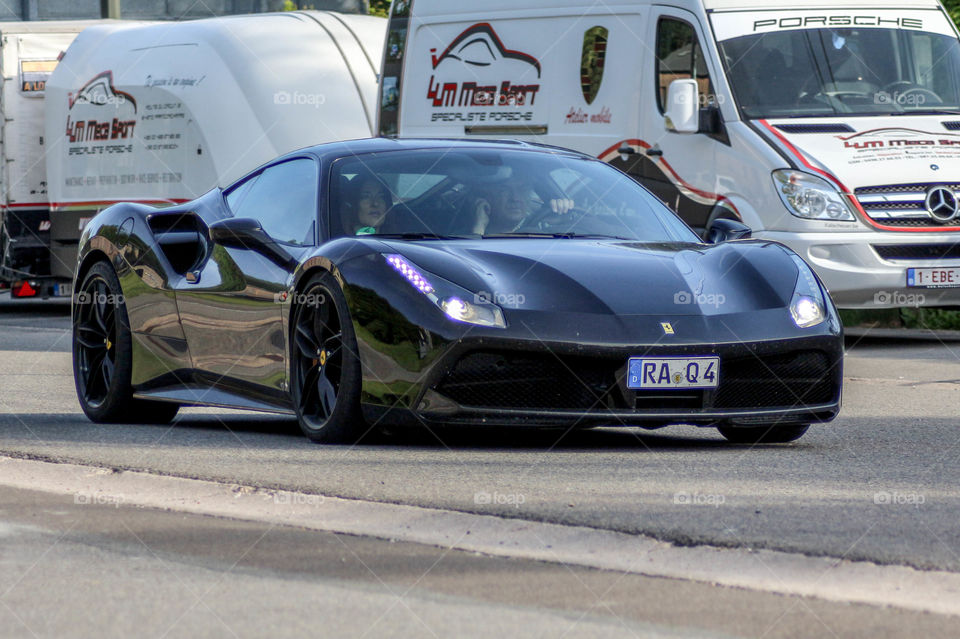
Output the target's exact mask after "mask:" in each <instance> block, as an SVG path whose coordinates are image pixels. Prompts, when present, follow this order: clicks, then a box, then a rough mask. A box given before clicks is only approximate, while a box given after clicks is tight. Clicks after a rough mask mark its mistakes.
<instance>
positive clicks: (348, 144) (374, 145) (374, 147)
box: [289, 138, 593, 159]
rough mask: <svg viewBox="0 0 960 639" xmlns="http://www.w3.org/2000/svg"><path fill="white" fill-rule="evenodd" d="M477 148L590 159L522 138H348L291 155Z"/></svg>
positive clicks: (338, 154)
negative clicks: (539, 152) (305, 152)
mask: <svg viewBox="0 0 960 639" xmlns="http://www.w3.org/2000/svg"><path fill="white" fill-rule="evenodd" d="M454 146H455V147H460V148H476V149H527V150H531V151H542V152H548V153H560V154H563V155H569V156H575V157H584V158H591V156H589V155H585V154H583V153H579V152H578V151H572V150H570V149H564V148H561V147H556V146H549V145H546V144H536V143H531V142H526V141H523V140H475V139H471V140H464V139H456V138H454V139H448V138H365V139H362V140H346V141H344V142H330V143H328V144H318V145H316V146H312V147H308V148H306V149H301V150H300V151H296V152H294V153H291V154H289V155H296V154H297V153H303V152H304V151H309V152H310V153H314V154H316V155H318V156H320V157H321V158H324V157H329V158H334V157H342V156H344V155H360V154H364V153H378V152H385V151H401V150H411V151H412V150H419V149H444V148H450V147H454ZM591 159H593V158H591Z"/></svg>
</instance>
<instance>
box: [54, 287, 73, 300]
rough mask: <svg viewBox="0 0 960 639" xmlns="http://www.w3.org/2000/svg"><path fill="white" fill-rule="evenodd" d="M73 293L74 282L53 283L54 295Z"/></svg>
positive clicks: (64, 295) (62, 295)
mask: <svg viewBox="0 0 960 639" xmlns="http://www.w3.org/2000/svg"><path fill="white" fill-rule="evenodd" d="M71 295H73V284H54V285H53V296H54V297H70V296H71Z"/></svg>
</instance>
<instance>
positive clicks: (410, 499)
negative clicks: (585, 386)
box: [0, 304, 960, 571]
mask: <svg viewBox="0 0 960 639" xmlns="http://www.w3.org/2000/svg"><path fill="white" fill-rule="evenodd" d="M68 325H69V321H68V318H67V317H66V315H65V308H64V307H63V306H62V305H59V306H58V305H49V304H41V305H38V306H36V307H34V308H31V309H22V308H21V307H18V306H16V305H13V306H12V307H11V306H3V305H0V340H2V341H0V454H6V455H11V456H23V457H33V458H39V459H52V460H69V461H73V462H76V463H84V464H94V465H102V466H108V467H116V468H124V469H138V470H146V471H150V472H155V473H161V474H170V475H178V476H184V477H196V478H203V479H211V480H216V481H226V482H236V483H243V484H249V485H253V486H260V487H268V488H284V489H290V490H299V491H304V492H314V493H322V494H326V495H334V496H340V497H349V498H359V499H367V500H375V501H384V502H392V503H404V504H413V505H419V506H426V507H439V508H448V509H453V510H461V511H467V512H477V513H487V514H498V515H502V516H506V517H519V518H525V519H532V520H539V521H549V522H556V523H565V524H576V525H585V526H590V527H595V528H602V529H610V530H617V531H623V532H630V533H645V534H648V535H652V536H655V537H657V538H660V539H664V540H669V541H673V542H676V543H680V544H711V545H720V546H733V547H754V548H770V549H777V550H785V551H792V552H800V553H804V554H809V555H827V556H834V557H843V558H847V559H865V560H872V561H876V562H878V563H890V564H905V565H910V566H915V567H919V568H939V569H946V570H953V571H960V527H958V526H957V519H958V518H957V515H958V513H960V419H958V410H957V409H958V407H960V342H941V341H936V340H934V341H915V340H894V339H889V338H884V339H871V338H869V337H865V338H864V337H858V338H850V339H848V349H849V352H848V356H847V359H846V369H845V370H846V386H845V394H844V409H843V411H842V414H841V417H840V418H839V419H838V420H837V421H836V422H834V423H833V424H830V425H824V426H815V427H813V428H812V429H811V431H810V432H809V433H808V434H807V435H806V436H805V437H804V438H803V439H802V440H800V441H799V442H797V443H795V444H791V445H779V446H766V447H755V448H750V447H747V446H734V445H729V444H727V443H725V442H724V441H723V440H722V438H720V437H719V436H718V435H717V434H715V433H714V432H713V431H711V430H700V429H696V428H692V427H674V428H669V429H666V430H662V431H655V432H646V431H640V430H634V429H630V430H617V429H602V430H594V431H584V432H575V433H569V434H563V433H558V432H549V431H547V432H516V431H513V432H508V431H488V430H450V431H433V432H428V431H413V432H400V433H395V434H393V435H391V436H389V437H385V438H384V437H380V438H376V439H373V440H371V442H370V443H367V444H364V445H360V446H354V447H327V446H317V445H313V444H310V443H309V442H307V441H306V440H305V439H304V438H303V437H302V436H301V435H300V433H299V431H298V430H297V427H296V424H295V423H292V422H290V421H289V420H284V419H277V418H272V417H264V416H261V415H255V414H242V413H234V412H229V411H217V410H200V409H191V410H187V411H184V412H183V413H182V414H181V416H180V417H178V419H177V421H176V422H175V423H174V424H173V425H172V427H171V426H162V427H160V426H125V425H118V426H99V425H94V424H91V423H90V422H88V421H87V420H86V419H85V418H84V417H83V415H82V414H81V413H80V411H79V408H78V405H77V403H76V399H75V396H74V390H73V381H72V376H71V372H70V370H71V369H70V356H69V352H68V348H69V332H68Z"/></svg>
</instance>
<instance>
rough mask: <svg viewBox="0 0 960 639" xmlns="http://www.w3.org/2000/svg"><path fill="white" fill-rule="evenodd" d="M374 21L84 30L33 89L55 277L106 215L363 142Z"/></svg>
mask: <svg viewBox="0 0 960 639" xmlns="http://www.w3.org/2000/svg"><path fill="white" fill-rule="evenodd" d="M386 26H387V21H386V20H384V19H383V18H376V17H373V16H365V15H350V14H339V13H335V12H332V11H294V12H287V13H274V14H257V15H242V16H228V17H222V18H212V19H206V20H192V21H185V22H162V23H140V24H137V23H128V24H111V25H101V26H93V27H90V28H88V29H86V30H85V31H83V33H81V34H80V35H79V36H78V37H77V39H76V40H75V41H74V42H73V44H71V45H70V48H69V49H67V52H66V54H65V55H64V56H63V58H62V60H61V61H60V64H59V65H58V66H57V68H56V70H55V71H54V73H53V75H52V76H51V77H50V78H49V80H48V81H47V85H46V93H47V98H46V102H47V113H46V138H47V147H48V148H47V153H46V166H47V175H48V178H49V187H48V189H49V194H50V206H51V210H52V228H51V232H52V235H53V240H54V241H53V244H52V249H53V252H54V255H55V257H56V259H55V260H54V267H55V272H56V274H57V275H60V276H62V277H64V278H67V281H69V278H71V277H72V275H73V267H74V266H75V264H76V259H77V258H76V250H77V241H78V240H79V238H80V234H81V232H82V230H83V227H84V224H85V223H86V222H87V221H88V220H89V219H90V218H92V217H93V216H94V215H96V213H97V212H98V211H100V210H101V209H103V208H106V207H107V206H110V205H111V204H114V203H116V202H131V201H132V202H143V203H147V204H152V205H168V204H175V203H180V202H186V201H189V200H192V199H194V198H196V197H199V196H200V195H202V194H203V193H206V192H207V191H209V190H210V189H211V188H213V187H215V186H218V185H220V186H223V185H227V184H230V183H231V182H232V181H234V180H236V179H237V178H238V177H240V176H242V175H244V174H245V173H247V172H249V171H251V170H252V169H254V168H256V167H257V166H259V165H261V164H263V163H265V162H267V161H269V160H271V159H273V158H275V157H276V156H278V155H282V154H284V153H288V152H290V151H293V150H295V149H299V148H302V147H304V146H308V145H312V144H320V143H323V142H332V141H337V140H347V139H353V138H365V137H370V136H371V135H372V133H373V127H374V125H375V123H376V98H377V86H378V85H377V80H378V78H377V71H378V67H379V64H380V55H381V52H382V50H383V46H384V38H385V36H386Z"/></svg>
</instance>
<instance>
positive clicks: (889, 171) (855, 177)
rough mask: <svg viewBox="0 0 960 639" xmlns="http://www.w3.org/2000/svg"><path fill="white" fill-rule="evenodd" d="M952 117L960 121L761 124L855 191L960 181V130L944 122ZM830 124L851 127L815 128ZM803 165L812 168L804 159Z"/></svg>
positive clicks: (833, 120)
mask: <svg viewBox="0 0 960 639" xmlns="http://www.w3.org/2000/svg"><path fill="white" fill-rule="evenodd" d="M948 120H949V121H960V116H936V117H935V116H929V115H927V116H896V117H889V116H887V117H856V118H843V117H837V118H829V119H828V118H801V119H788V120H783V119H781V120H767V121H765V122H766V123H767V125H769V126H768V127H761V128H762V130H763V131H764V134H765V135H767V137H768V138H769V139H770V140H771V142H772V143H774V144H775V145H777V146H780V147H781V148H783V149H784V150H785V151H786V152H787V153H789V154H790V155H791V157H796V153H794V152H793V150H791V149H790V148H789V147H788V146H787V144H789V145H790V146H792V147H793V149H795V150H796V151H797V152H798V153H800V154H801V155H802V156H803V158H804V159H806V160H807V161H808V162H810V163H811V164H812V165H813V166H815V167H817V168H821V169H826V170H827V171H829V172H830V173H832V174H833V175H834V176H836V177H837V178H838V179H839V180H840V182H842V183H843V184H844V186H846V187H847V188H848V189H850V190H854V189H858V188H860V187H864V186H887V185H892V184H918V183H930V182H949V183H953V182H956V178H955V176H956V175H957V174H958V173H960V131H948V130H946V129H945V128H944V125H943V122H944V121H948ZM826 124H831V125H838V124H839V125H847V127H849V128H850V129H851V130H850V131H849V132H845V133H838V132H830V133H817V132H810V131H817V129H816V128H815V127H817V126H823V125H826ZM778 125H779V126H783V127H785V128H787V130H786V131H784V130H782V129H780V128H778ZM769 127H772V130H771V129H770V128H769ZM801 131H802V132H801ZM784 142H786V143H787V144H784ZM800 167H801V168H802V169H803V170H809V169H808V168H806V167H804V166H803V164H802V163H800ZM952 176H953V177H952Z"/></svg>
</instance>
